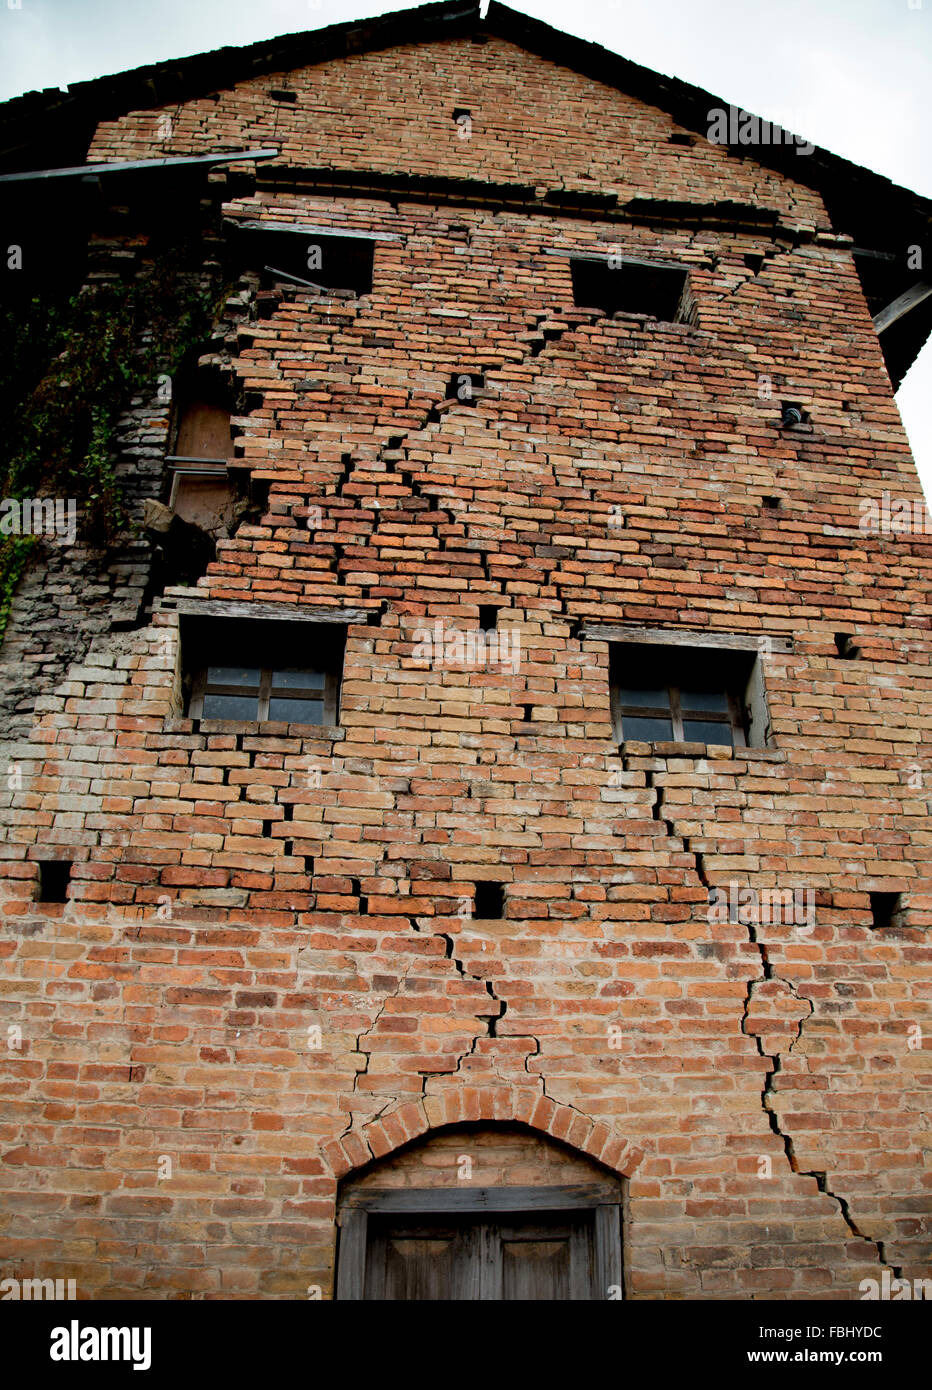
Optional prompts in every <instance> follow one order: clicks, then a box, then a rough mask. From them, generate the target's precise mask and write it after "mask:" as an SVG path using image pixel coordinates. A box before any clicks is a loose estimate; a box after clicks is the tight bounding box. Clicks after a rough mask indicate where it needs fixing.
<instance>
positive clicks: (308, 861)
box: [304, 854, 314, 878]
mask: <svg viewBox="0 0 932 1390" xmlns="http://www.w3.org/2000/svg"><path fill="white" fill-rule="evenodd" d="M304 872H305V873H306V874H307V876H308V878H313V877H314V861H313V859H312V858H311V857H310V855H307V854H306V855H305V856H304Z"/></svg>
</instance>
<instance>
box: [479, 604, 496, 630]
mask: <svg viewBox="0 0 932 1390" xmlns="http://www.w3.org/2000/svg"><path fill="white" fill-rule="evenodd" d="M479 626H480V627H481V628H482V631H483V632H493V631H494V630H495V628H496V627H497V626H498V609H497V608H496V607H495V605H494V604H491V603H480V605H479Z"/></svg>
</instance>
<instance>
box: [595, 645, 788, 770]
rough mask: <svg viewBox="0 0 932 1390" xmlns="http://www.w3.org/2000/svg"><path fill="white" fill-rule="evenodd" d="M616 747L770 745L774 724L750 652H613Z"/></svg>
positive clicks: (629, 648)
mask: <svg viewBox="0 0 932 1390" xmlns="http://www.w3.org/2000/svg"><path fill="white" fill-rule="evenodd" d="M610 679H611V703H612V719H613V723H614V729H615V737H616V739H617V741H618V742H620V743H623V742H625V741H627V740H639V741H643V742H656V743H713V744H715V743H721V744H725V745H727V746H729V747H732V748H745V747H765V746H766V745H767V743H768V741H769V737H770V720H769V715H768V713H767V704H766V699H765V696H764V687H763V674H762V671H761V665H760V661H759V660H758V658H757V655H756V653H754V652H752V651H733V650H730V649H722V650H719V649H715V648H700V647H685V646H679V645H677V646H673V645H672V644H671V645H670V646H665V645H662V644H654V643H637V642H630V643H629V642H621V643H616V644H614V645H613V647H612V653H611V673H610Z"/></svg>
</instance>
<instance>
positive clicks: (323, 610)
mask: <svg viewBox="0 0 932 1390" xmlns="http://www.w3.org/2000/svg"><path fill="white" fill-rule="evenodd" d="M164 606H165V607H168V604H167V603H166V604H165V605H164ZM175 607H176V609H177V611H178V613H179V614H181V616H182V617H185V618H261V619H264V620H265V621H266V622H268V621H270V620H271V621H273V622H298V623H341V624H343V625H344V626H349V625H350V624H353V623H367V622H368V621H369V618H370V616H371V614H370V613H369V611H368V610H367V609H365V608H338V607H333V608H327V607H325V606H323V605H321V604H313V603H262V602H256V603H240V602H235V601H225V600H223V599H212V598H206V597H205V598H195V597H194V596H193V595H192V596H190V597H188V596H185V597H182V596H180V595H179V596H178V598H177V599H176V600H175ZM373 611H375V610H373Z"/></svg>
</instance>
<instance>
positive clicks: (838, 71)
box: [0, 0, 932, 497]
mask: <svg viewBox="0 0 932 1390" xmlns="http://www.w3.org/2000/svg"><path fill="white" fill-rule="evenodd" d="M407 8H408V4H407V3H404V4H396V5H391V4H384V3H382V4H380V3H378V0H373V2H372V3H368V4H367V3H366V0H0V100H2V99H5V98H6V97H10V96H18V95H19V94H20V93H22V92H26V91H31V90H34V89H37V88H38V89H41V88H43V87H65V86H67V85H68V84H69V83H71V82H78V81H82V80H84V79H86V78H91V77H101V76H102V75H104V74H105V73H111V72H120V71H122V70H123V69H125V68H134V67H139V66H141V65H142V64H144V63H154V62H158V61H160V60H161V59H165V58H180V57H183V56H184V55H186V54H190V53H203V52H205V51H206V50H208V49H212V48H221V47H223V45H225V44H242V43H252V42H254V41H255V40H256V39H264V38H269V37H271V36H272V35H274V34H288V33H293V32H295V31H296V30H301V29H317V28H323V27H324V26H326V25H328V24H336V23H338V22H340V21H342V20H347V19H359V18H363V17H366V16H370V15H377V14H385V13H387V12H388V11H389V10H396V9H407ZM513 8H516V9H521V10H523V11H524V12H525V13H527V14H530V15H534V16H535V17H537V18H539V19H542V20H545V21H546V22H547V23H548V24H552V25H553V26H554V27H555V28H557V29H562V30H563V31H564V32H568V33H573V34H578V35H579V36H580V37H581V38H585V39H590V40H592V41H594V42H596V43H600V44H603V45H604V46H605V47H606V48H610V49H612V50H613V51H614V52H616V53H621V54H623V55H624V56H625V57H626V58H632V59H634V61H635V62H638V63H643V64H644V65H645V66H647V67H650V68H654V69H655V70H656V71H658V72H663V73H669V74H672V75H673V76H675V77H681V78H683V79H684V80H685V81H687V82H693V83H695V84H696V85H697V86H700V87H704V88H706V89H707V90H708V91H710V92H714V93H715V94H716V95H717V96H720V97H721V98H722V99H723V100H724V101H725V102H733V103H734V104H735V105H736V106H743V107H744V108H745V109H746V110H749V111H753V112H755V113H756V114H758V115H760V116H765V117H767V118H768V119H771V120H776V121H779V122H780V123H781V124H782V125H784V126H786V127H787V128H788V129H789V130H792V131H794V132H795V133H797V134H800V135H803V136H805V137H806V138H808V139H811V140H813V141H814V142H815V143H816V144H817V145H822V146H823V147H824V148H825V149H829V150H833V151H834V152H835V153H836V154H841V155H845V156H846V157H847V158H848V159H851V160H854V161H855V162H856V163H858V164H863V165H865V166H866V167H867V168H869V169H875V170H877V171H878V172H879V173H882V174H886V175H887V177H888V178H891V179H893V180H894V181H895V182H896V183H901V184H904V185H905V186H906V187H907V188H912V189H915V190H916V192H918V193H922V194H923V195H924V196H926V197H932V140H930V133H932V130H930V127H932V101H930V93H932V0H778V2H777V0H574V2H573V3H572V4H567V3H566V0H563V3H557V0H520V3H517V2H516V3H515V4H514V5H513ZM606 138H607V139H610V138H611V132H610V131H608V132H606ZM897 400H898V402H899V406H900V410H901V412H902V414H903V419H904V421H905V424H906V428H907V430H908V432H909V436H910V439H911V441H912V445H913V450H914V453H915V455H916V458H917V462H918V464H919V469H920V473H921V474H922V477H923V481H924V484H925V489H926V494H927V496H930V497H932V342H930V344H927V346H926V347H925V349H924V351H923V353H922V355H921V356H920V357H919V358H918V359H917V361H916V363H915V364H914V366H913V368H912V370H911V371H910V373H909V375H908V376H907V378H906V380H905V382H904V383H903V385H902V387H901V388H900V391H899V394H898V397H897Z"/></svg>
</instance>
